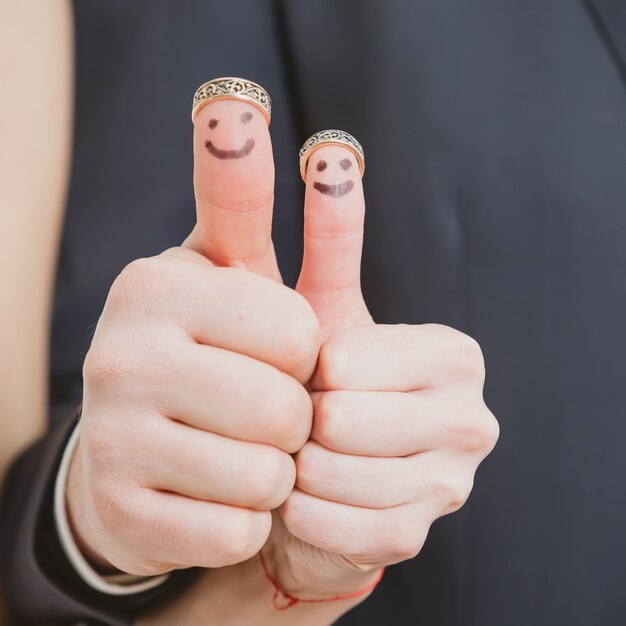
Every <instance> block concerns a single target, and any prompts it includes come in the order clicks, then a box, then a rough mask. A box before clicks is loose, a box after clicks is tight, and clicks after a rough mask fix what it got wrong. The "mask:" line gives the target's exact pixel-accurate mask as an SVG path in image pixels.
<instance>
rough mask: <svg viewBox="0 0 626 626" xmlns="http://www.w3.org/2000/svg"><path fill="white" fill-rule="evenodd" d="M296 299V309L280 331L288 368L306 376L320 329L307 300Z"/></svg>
mask: <svg viewBox="0 0 626 626" xmlns="http://www.w3.org/2000/svg"><path fill="white" fill-rule="evenodd" d="M296 295H297V294H296ZM297 301H298V306H297V309H298V310H297V311H294V314H293V315H290V316H289V319H288V320H286V323H285V324H284V326H283V328H281V330H280V332H281V337H282V341H283V349H284V351H285V354H287V355H288V360H289V366H290V367H289V369H290V370H292V371H294V372H297V373H299V374H300V373H302V372H304V373H303V377H305V378H308V376H309V375H310V374H311V372H312V369H313V367H314V366H315V361H316V360H317V354H318V349H319V343H320V334H321V330H320V325H319V321H318V319H317V316H316V315H315V313H314V311H313V309H312V308H311V307H310V305H309V304H308V302H306V300H304V298H302V297H301V296H298V300H297Z"/></svg>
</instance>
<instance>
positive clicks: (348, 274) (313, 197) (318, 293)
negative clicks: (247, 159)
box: [296, 131, 372, 338]
mask: <svg viewBox="0 0 626 626" xmlns="http://www.w3.org/2000/svg"><path fill="white" fill-rule="evenodd" d="M329 132H333V133H336V132H337V131H323V132H322V133H318V135H317V136H322V137H323V136H325V135H327V134H328V133H329ZM340 134H341V135H344V133H340ZM346 135H347V133H346ZM314 137H315V136H314ZM350 139H352V140H353V141H355V142H356V140H354V139H353V138H351V137H350ZM307 143H309V142H307ZM305 145H306V144H305ZM357 145H358V144H357ZM304 158H305V159H306V158H308V163H307V164H306V165H305V167H307V170H308V173H307V174H306V192H305V200H304V257H303V260H302V270H301V272H300V277H299V279H298V284H297V286H296V291H298V292H299V293H300V294H302V295H303V296H304V297H305V298H306V299H307V300H308V301H309V303H310V304H311V306H312V307H313V309H314V310H315V313H316V314H317V317H318V319H319V321H320V325H321V327H322V333H323V335H324V337H325V338H326V337H328V336H330V335H331V334H333V333H334V332H335V331H337V330H340V329H341V328H348V327H351V326H360V325H363V324H371V323H372V317H371V315H370V314H369V311H368V310H367V306H366V305H365V302H364V300H363V295H362V293H361V251H362V249H363V221H364V217H365V200H364V196H363V183H362V181H361V175H360V169H359V161H358V160H357V158H356V156H355V153H354V152H353V151H352V150H350V149H349V148H347V147H345V146H343V145H341V144H339V143H336V142H334V143H330V142H326V143H320V144H319V147H316V148H314V152H313V151H312V152H309V153H308V155H306V154H305V156H304Z"/></svg>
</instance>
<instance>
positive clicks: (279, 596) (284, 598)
mask: <svg viewBox="0 0 626 626" xmlns="http://www.w3.org/2000/svg"><path fill="white" fill-rule="evenodd" d="M259 559H260V560H261V567H262V568H263V573H264V574H265V578H267V580H269V581H270V583H272V587H274V595H273V596H272V605H273V606H274V608H275V609H276V610H277V611H286V610H287V609H288V608H289V607H292V606H295V605H296V604H300V603H307V604H317V603H319V602H338V601H339V600H350V599H352V598H358V597H359V596H364V595H365V594H366V593H368V592H369V591H371V590H372V589H374V587H376V585H377V584H378V583H379V582H380V581H381V579H382V577H383V574H384V572H385V568H384V567H383V568H382V569H381V570H380V572H378V576H377V577H376V580H375V581H374V582H373V583H371V584H370V585H368V586H367V587H365V588H364V589H359V590H358V591H353V592H352V593H347V594H345V595H341V596H332V597H330V598H298V597H296V596H292V595H291V594H290V593H287V592H286V591H283V590H282V589H281V588H280V585H279V584H278V581H277V580H276V579H275V578H274V577H273V576H272V575H271V574H270V571H269V569H268V567H267V563H266V562H265V557H264V556H263V552H261V551H259Z"/></svg>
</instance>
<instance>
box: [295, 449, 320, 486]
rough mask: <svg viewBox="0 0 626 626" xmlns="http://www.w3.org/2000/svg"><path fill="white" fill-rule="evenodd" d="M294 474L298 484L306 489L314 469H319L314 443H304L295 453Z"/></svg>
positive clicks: (312, 477)
mask: <svg viewBox="0 0 626 626" xmlns="http://www.w3.org/2000/svg"><path fill="white" fill-rule="evenodd" d="M295 463H296V475H297V480H298V486H299V487H302V488H304V490H305V491H307V490H308V489H307V487H309V486H310V485H311V482H312V481H313V479H314V477H315V474H316V469H315V468H318V470H319V469H320V464H319V448H318V446H317V445H316V444H315V443H311V442H308V443H305V444H304V446H303V447H302V449H301V450H300V451H299V452H298V454H297V455H296V461H295Z"/></svg>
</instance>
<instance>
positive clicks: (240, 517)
mask: <svg viewBox="0 0 626 626" xmlns="http://www.w3.org/2000/svg"><path fill="white" fill-rule="evenodd" d="M267 516H269V513H268V514H267ZM269 525H270V523H269V520H268V517H262V516H260V515H259V513H258V512H254V511H250V510H247V509H236V510H235V511H233V512H232V514H231V516H230V519H229V520H228V524H224V526H223V527H222V528H221V530H220V532H219V533H218V540H219V548H220V552H221V553H222V554H223V555H224V557H225V561H226V563H225V564H234V563H240V562H241V561H245V560H247V559H249V558H251V557H252V556H254V555H255V554H256V553H257V552H258V551H259V550H260V549H261V548H262V547H263V544H264V543H265V539H266V538H267V534H268V533H269Z"/></svg>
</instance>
